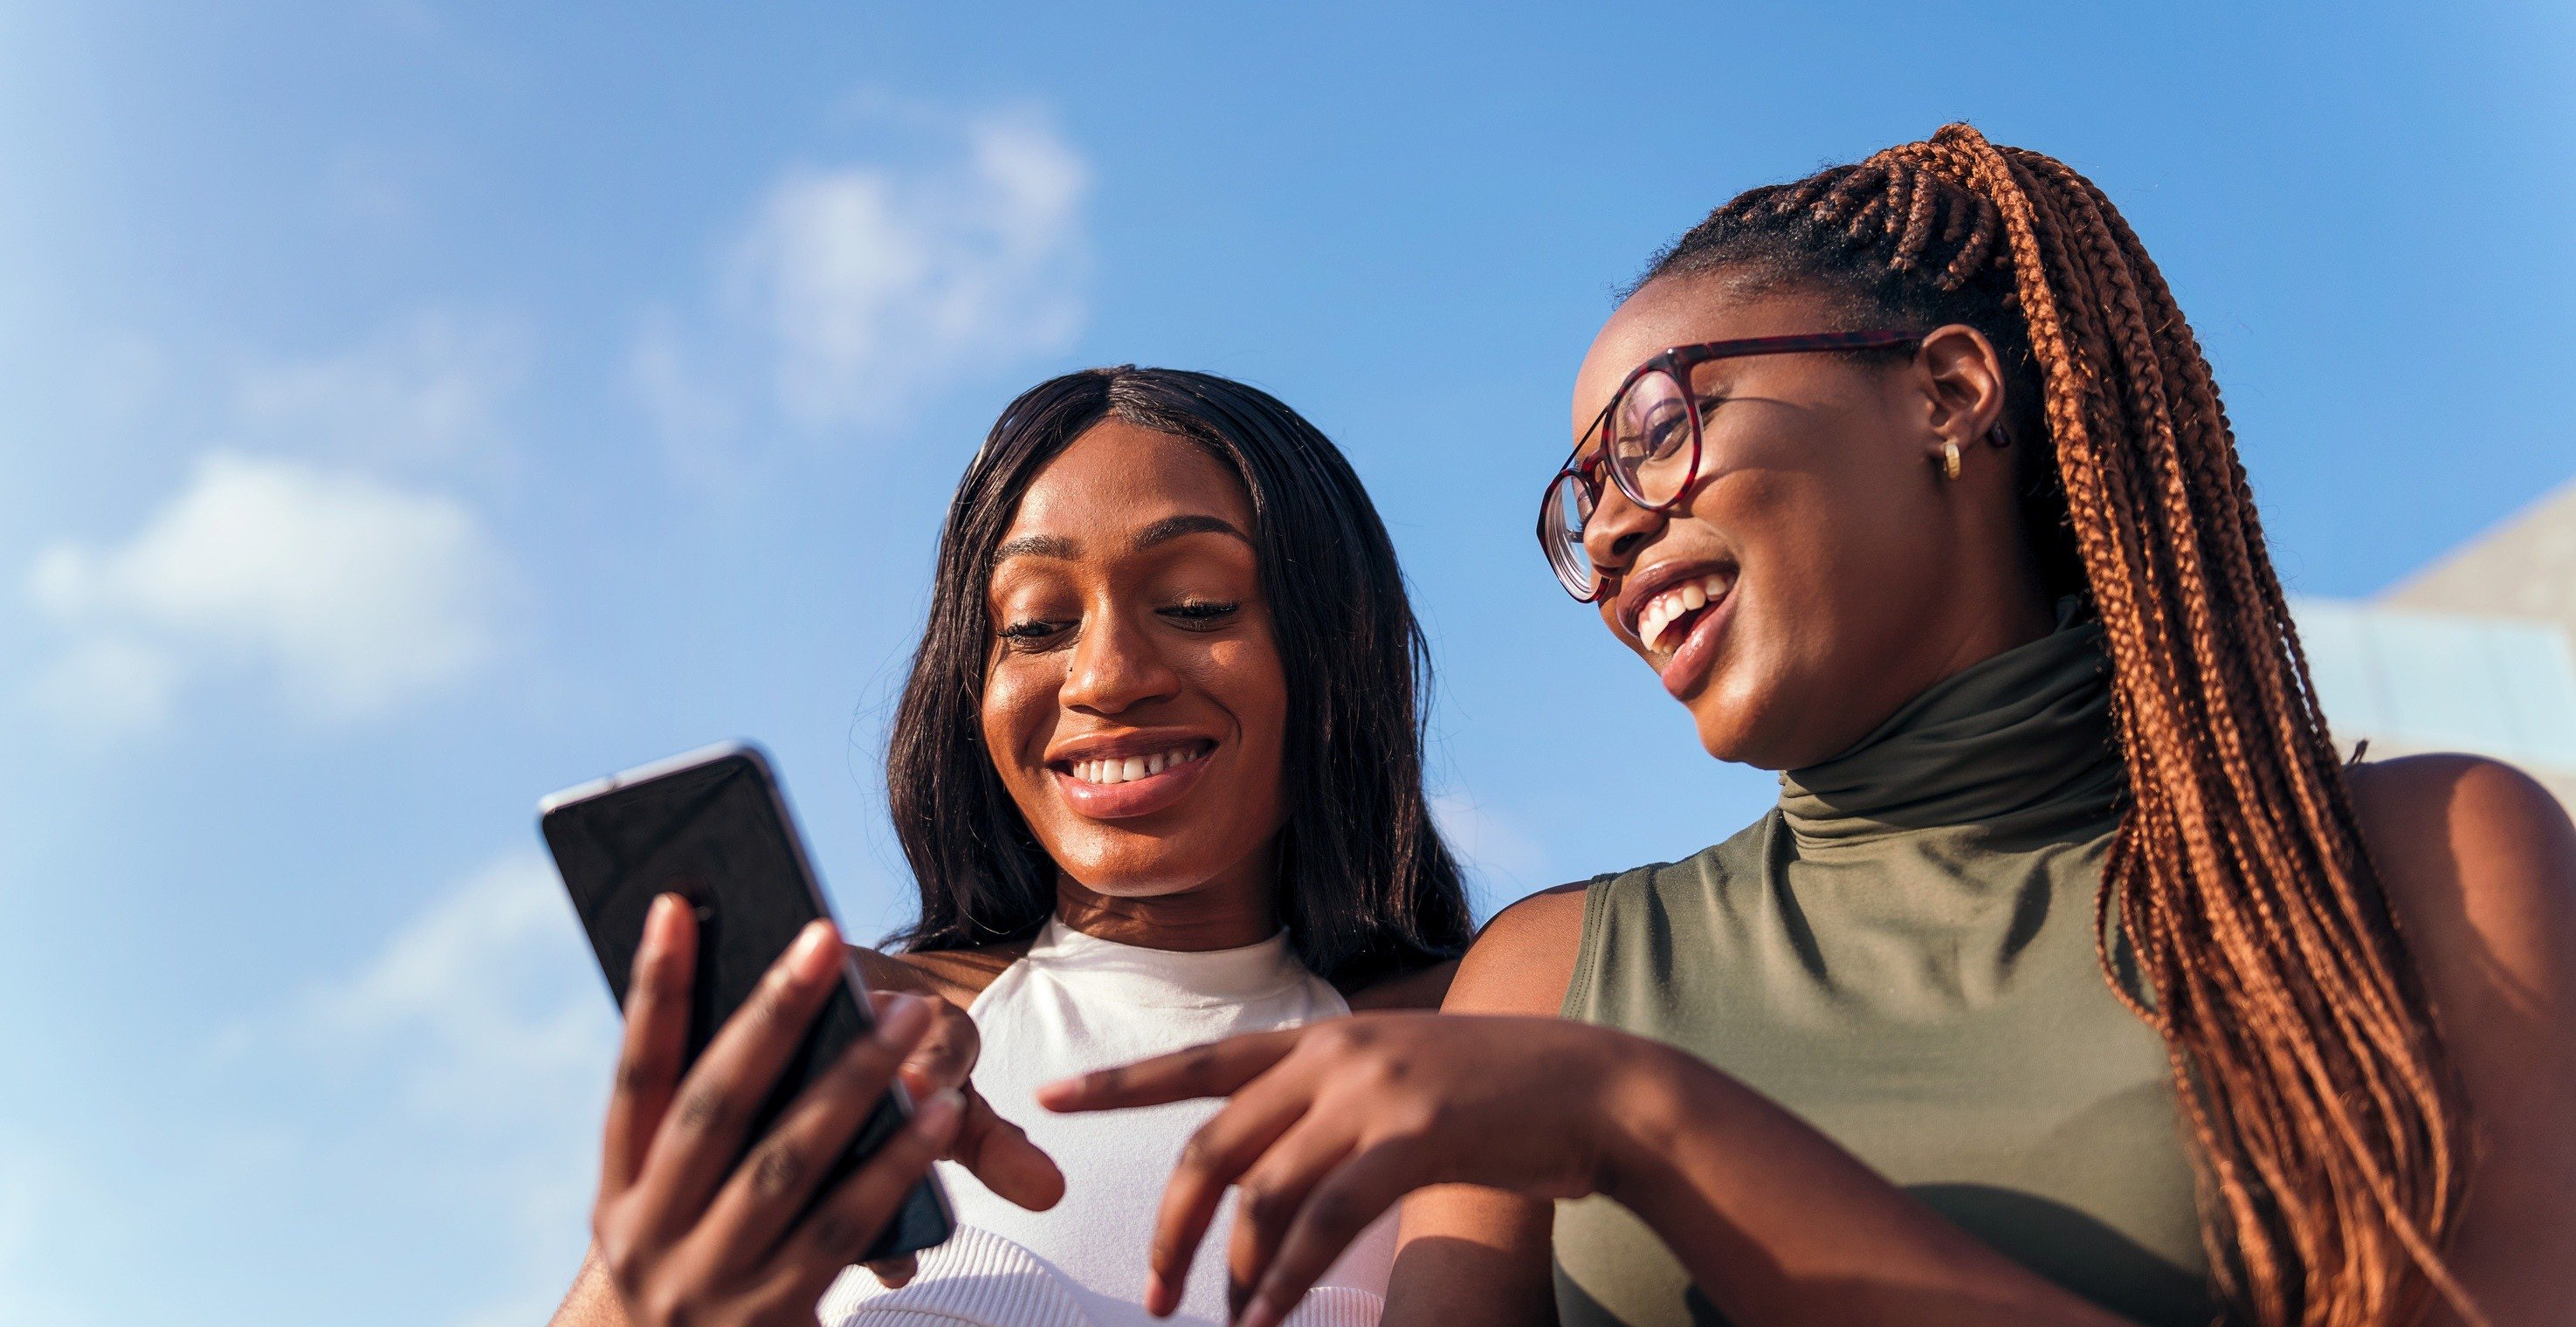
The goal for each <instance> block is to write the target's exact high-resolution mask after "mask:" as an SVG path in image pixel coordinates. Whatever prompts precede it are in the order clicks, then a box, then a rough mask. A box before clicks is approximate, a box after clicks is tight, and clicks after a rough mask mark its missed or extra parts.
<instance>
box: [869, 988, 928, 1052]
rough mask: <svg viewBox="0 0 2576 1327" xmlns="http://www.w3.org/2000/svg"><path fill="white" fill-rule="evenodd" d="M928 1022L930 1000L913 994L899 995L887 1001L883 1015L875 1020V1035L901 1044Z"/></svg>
mask: <svg viewBox="0 0 2576 1327" xmlns="http://www.w3.org/2000/svg"><path fill="white" fill-rule="evenodd" d="M929 1022H930V1002H929V1001H927V1000H924V999H922V998H920V997H919V996H914V995H899V996H896V997H895V998H894V999H893V1000H891V1001H889V1002H887V1004H886V1011H885V1016H884V1017H883V1018H881V1019H879V1020H878V1021H877V1036H878V1037H880V1038H882V1039H883V1040H885V1041H886V1042H888V1043H889V1044H892V1045H898V1046H900V1045H903V1044H905V1043H907V1042H909V1041H911V1040H912V1039H913V1038H914V1037H917V1036H919V1035H921V1030H922V1028H923V1027H924V1026H926V1025H927V1024H928V1023H929Z"/></svg>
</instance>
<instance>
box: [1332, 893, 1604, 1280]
mask: <svg viewBox="0 0 2576 1327" xmlns="http://www.w3.org/2000/svg"><path fill="white" fill-rule="evenodd" d="M1583 890H1584V887H1583V886H1581V885H1564V886H1560V887H1558V888H1556V889H1551V890H1547V891H1545V892H1544V893H1539V894H1534V895H1532V896H1530V897H1528V898H1525V899H1523V900H1521V901H1520V902H1518V903H1515V904H1513V905H1512V906H1510V907H1508V908H1505V909H1503V911H1502V912H1501V913H1500V914H1499V915H1497V916H1496V917H1495V918H1494V920H1493V921H1491V922H1489V923H1487V924H1486V926H1485V930H1484V933H1483V934H1482V935H1479V936H1477V937H1476V944H1475V947H1474V948H1472V949H1469V950H1468V951H1467V957H1466V959H1465V960H1464V961H1463V962H1461V963H1460V964H1459V966H1458V975H1457V977H1456V978H1455V979H1454V980H1453V981H1451V982H1450V984H1449V997H1448V999H1447V1000H1446V1001H1444V1002H1443V1003H1442V1005H1441V1011H1442V1012H1444V1013H1460V1014H1528V1015H1534V1016H1540V1017H1553V1016H1555V1014H1556V1012H1557V1011H1558V1010H1559V1009H1561V1008H1563V1007H1564V1004H1565V989H1566V986H1567V984H1568V983H1569V982H1571V981H1572V980H1573V978H1574V955H1575V950H1576V948H1577V946H1578V945H1579V944H1580V942H1581V941H1582V938H1583ZM1555 1217H1556V1212H1555V1205H1554V1204H1553V1203H1550V1202H1547V1201H1545V1200H1543V1199H1536V1198H1524V1197H1522V1196H1520V1195H1519V1194H1515V1193H1506V1192H1504V1191H1502V1190H1500V1189H1484V1188H1478V1187H1475V1186H1473V1185H1467V1184H1444V1185H1435V1186H1433V1187H1431V1188H1428V1189H1421V1190H1417V1191H1416V1192H1414V1193H1413V1194H1412V1195H1410V1196H1409V1197H1407V1198H1406V1199H1405V1200H1404V1218H1403V1224H1402V1225H1401V1226H1400V1227H1399V1231H1400V1233H1399V1234H1398V1235H1397V1237H1396V1253H1395V1270H1394V1272H1393V1273H1392V1274H1391V1275H1390V1276H1389V1277H1388V1280H1387V1290H1386V1316H1385V1318H1384V1319H1382V1327H1440V1324H1445V1323H1453V1322H1477V1323H1488V1324H1491V1325H1492V1327H1555V1325H1556V1298H1555V1293H1556V1292H1555V1288H1554V1286H1553V1285H1552V1284H1551V1278H1550V1276H1549V1269H1548V1248H1549V1240H1550V1238H1551V1231H1552V1228H1553V1226H1554V1224H1555Z"/></svg>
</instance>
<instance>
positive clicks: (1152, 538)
mask: <svg viewBox="0 0 2576 1327" xmlns="http://www.w3.org/2000/svg"><path fill="white" fill-rule="evenodd" d="M1193 534H1221V535H1226V536H1228V537H1230V538H1234V539H1239V540H1242V541H1243V542H1244V543H1246V544H1249V543H1251V542H1252V537H1251V536H1250V535H1247V534H1245V533H1244V532H1243V531H1241V530H1238V529H1235V528H1234V523H1233V522H1232V521H1228V520H1225V519H1223V518H1222V517H1216V516H1166V517H1164V518H1163V519H1161V520H1159V521H1156V522H1154V523H1153V524H1152V525H1149V526H1146V527H1145V528H1144V529H1143V530H1141V531H1139V532H1137V535H1136V543H1135V549H1136V551H1137V552H1139V553H1142V552H1144V551H1145V550H1146V549H1149V548H1152V547H1153V546H1155V545H1156V544H1167V543H1170V542H1171V541H1172V540H1175V539H1178V538H1180V537H1181V536H1183V535H1193Z"/></svg>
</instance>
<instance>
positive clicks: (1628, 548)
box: [1583, 476, 1664, 582]
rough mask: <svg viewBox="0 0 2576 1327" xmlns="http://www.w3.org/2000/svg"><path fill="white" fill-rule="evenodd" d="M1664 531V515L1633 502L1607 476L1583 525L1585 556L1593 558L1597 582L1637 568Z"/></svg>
mask: <svg viewBox="0 0 2576 1327" xmlns="http://www.w3.org/2000/svg"><path fill="white" fill-rule="evenodd" d="M1663 528H1664V515H1663V513H1661V512H1653V511H1648V510H1646V509H1645V508H1643V507H1640V506H1638V505H1637V504H1636V503H1633V502H1630V501H1629V500H1628V495H1627V494H1626V493H1623V492H1621V491H1620V490H1619V486H1618V485H1617V484H1613V483H1611V482H1609V479H1608V477H1607V476H1604V477H1603V480H1602V484H1601V496H1600V497H1599V498H1598V499H1596V500H1595V501H1594V503H1593V507H1592V519H1590V520H1588V521H1585V522H1584V523H1583V554H1584V556H1585V557H1588V558H1590V559H1592V570H1593V576H1594V578H1595V580H1596V582H1597V581H1598V580H1603V579H1607V578H1609V577H1612V576H1617V575H1619V574H1621V573H1623V572H1625V571H1626V570H1627V569H1628V568H1629V567H1630V566H1633V565H1634V564H1635V563H1636V560H1637V554H1638V553H1639V552H1640V551H1642V550H1643V549H1644V548H1645V547H1646V545H1647V544H1648V543H1650V542H1652V541H1653V539H1654V537H1655V536H1656V535H1657V534H1658V533H1660V532H1661V531H1662V530H1663Z"/></svg>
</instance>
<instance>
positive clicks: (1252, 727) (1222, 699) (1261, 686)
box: [1195, 637, 1288, 802]
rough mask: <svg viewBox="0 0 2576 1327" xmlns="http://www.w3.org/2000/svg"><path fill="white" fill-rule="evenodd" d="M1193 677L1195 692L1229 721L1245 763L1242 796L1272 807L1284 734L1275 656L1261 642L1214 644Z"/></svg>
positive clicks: (1282, 678) (1284, 686) (1284, 708)
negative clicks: (1199, 691) (1202, 693)
mask: <svg viewBox="0 0 2576 1327" xmlns="http://www.w3.org/2000/svg"><path fill="white" fill-rule="evenodd" d="M1198 671H1199V677H1198V678H1197V679H1195V680H1196V681H1197V683H1198V685H1199V686H1200V688H1201V689H1203V690H1204V691H1206V692H1207V694H1208V695H1209V696H1210V697H1211V698H1212V699H1214V700H1215V701H1216V702H1217V703H1218V704H1219V705H1220V706H1222V707H1224V709H1225V711H1226V713H1228V714H1230V715H1232V716H1234V721H1235V724H1236V727H1237V739H1238V741H1239V742H1240V744H1241V747H1242V753H1243V756H1244V757H1245V759H1244V761H1243V762H1242V765H1241V767H1240V768H1241V769H1242V777H1243V778H1244V779H1245V780H1246V782H1247V784H1249V785H1251V786H1249V787H1247V788H1245V789H1244V791H1245V792H1247V793H1251V794H1253V795H1254V796H1255V797H1256V798H1261V799H1264V800H1268V801H1273V802H1275V801H1276V798H1277V791H1278V786H1279V753H1280V749H1281V747H1282V746H1283V744H1284V743H1285V741H1286V738H1287V728H1288V683H1287V677H1286V673H1285V670H1284V669H1283V668H1282V667H1281V665H1280V662H1279V651H1278V650H1277V648H1276V647H1274V646H1273V645H1272V644H1271V643H1270V641H1269V640H1267V639H1263V638H1253V637H1243V638H1237V639H1233V640H1225V641H1217V642H1214V643H1212V644H1211V645H1210V646H1209V647H1208V651H1207V654H1206V656H1205V658H1204V660H1203V662H1202V665H1201V667H1200V669H1199V670H1198Z"/></svg>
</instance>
